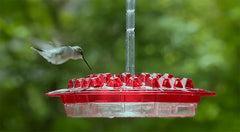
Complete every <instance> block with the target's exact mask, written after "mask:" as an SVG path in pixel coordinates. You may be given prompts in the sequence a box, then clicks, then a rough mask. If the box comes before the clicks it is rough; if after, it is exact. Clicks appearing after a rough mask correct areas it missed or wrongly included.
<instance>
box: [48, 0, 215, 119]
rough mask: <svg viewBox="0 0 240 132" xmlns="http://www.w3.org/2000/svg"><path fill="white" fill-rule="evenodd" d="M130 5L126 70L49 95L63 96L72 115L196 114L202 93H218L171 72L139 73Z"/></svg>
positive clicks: (131, 5)
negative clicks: (137, 70) (195, 85)
mask: <svg viewBox="0 0 240 132" xmlns="http://www.w3.org/2000/svg"><path fill="white" fill-rule="evenodd" d="M126 6H127V7H126V72H125V73H122V74H111V73H99V74H90V75H88V76H87V77H86V78H78V79H71V80H69V82H68V86H67V88H66V89H60V90H55V91H52V92H49V93H47V94H46V95H47V96H50V97H61V99H62V103H63V104H64V106H65V110H66V113H67V116H68V117H107V118H113V117H193V116H195V112H196V109H197V104H198V103H199V102H200V98H201V96H213V95H216V93H215V92H212V91H207V90H204V89H199V88H194V85H193V82H192V80H191V79H188V78H177V77H174V76H173V75H171V74H160V73H152V74H150V73H141V74H140V75H137V74H135V32H134V29H135V0H126Z"/></svg>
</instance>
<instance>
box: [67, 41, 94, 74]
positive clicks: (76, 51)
mask: <svg viewBox="0 0 240 132" xmlns="http://www.w3.org/2000/svg"><path fill="white" fill-rule="evenodd" d="M72 48H73V50H74V58H73V59H79V58H81V59H83V61H84V62H85V63H86V64H87V66H88V68H89V69H90V70H91V71H92V68H91V67H90V65H89V64H88V63H87V61H86V59H85V58H84V56H83V49H82V48H81V47H79V46H73V47H72Z"/></svg>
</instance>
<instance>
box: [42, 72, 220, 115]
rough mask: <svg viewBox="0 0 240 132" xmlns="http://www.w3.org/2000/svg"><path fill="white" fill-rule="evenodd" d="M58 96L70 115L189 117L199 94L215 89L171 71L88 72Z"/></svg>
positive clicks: (71, 82)
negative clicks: (150, 72)
mask: <svg viewBox="0 0 240 132" xmlns="http://www.w3.org/2000/svg"><path fill="white" fill-rule="evenodd" d="M46 95H47V96H57V97H61V99H62V102H63V104H64V105H65V110H66V113H67V116H69V117H110V118H111V117H191V116H194V115H195V111H196V108H197V104H198V103H199V101H200V98H201V96H213V95H216V93H215V92H211V91H207V90H203V89H198V88H194V86H193V82H192V80H191V79H188V78H176V77H174V76H173V75H171V74H164V75H163V74H159V73H153V74H149V73H141V74H140V75H137V74H135V76H132V75H131V74H130V73H122V74H121V75H119V74H111V73H100V74H91V75H88V77H86V78H79V79H72V80H70V81H69V83H68V87H67V89H60V90H56V91H52V92H49V93H47V94H46Z"/></svg>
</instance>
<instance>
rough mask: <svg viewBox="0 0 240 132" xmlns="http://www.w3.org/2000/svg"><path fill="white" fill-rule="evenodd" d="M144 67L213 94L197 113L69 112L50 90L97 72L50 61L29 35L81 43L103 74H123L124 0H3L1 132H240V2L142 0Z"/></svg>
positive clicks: (139, 25)
mask: <svg viewBox="0 0 240 132" xmlns="http://www.w3.org/2000/svg"><path fill="white" fill-rule="evenodd" d="M136 1H137V4H136V73H141V72H149V73H153V72H158V73H170V74H173V75H174V76H177V77H180V78H182V77H187V78H191V79H193V82H194V85H195V87H199V88H203V89H206V90H211V91H215V92H216V93H217V96H213V97H202V99H201V102H200V103H199V105H198V109H197V112H196V116H195V117H193V118H130V119H128V118H125V119H122V118H114V119H101V118H91V119H88V118H68V117H66V115H65V111H64V107H63V104H62V103H61V100H60V98H49V97H46V96H45V93H47V92H49V91H52V90H56V89H61V88H65V87H66V86H67V84H68V80H69V79H71V78H80V77H85V76H87V75H88V74H90V72H89V70H88V68H87V66H86V65H85V64H84V63H83V61H80V60H78V61H74V60H71V61H68V62H67V63H64V64H62V65H52V64H50V63H48V62H47V61H46V60H44V59H43V58H42V57H41V56H40V55H38V54H37V53H35V52H34V51H33V50H31V49H30V47H31V46H32V45H31V43H29V42H28V40H29V39H30V38H39V39H42V40H47V41H51V40H52V37H53V36H54V34H55V33H56V32H57V33H58V34H61V36H62V37H61V39H62V40H63V42H65V43H67V44H69V45H79V46H81V47H82V48H83V49H84V51H85V56H86V59H87V60H88V62H89V64H90V65H91V66H92V68H93V70H94V72H95V73H99V72H111V73H122V72H124V70H125V20H126V19H125V0H0V131H111V132H112V131H113V132H114V131H169V132H171V131H184V132H191V131H210V132H211V131H213V132H219V131H222V132H228V131H233V132H235V131H240V90H239V89H240V2H239V0H136Z"/></svg>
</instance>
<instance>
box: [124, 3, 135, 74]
mask: <svg viewBox="0 0 240 132" xmlns="http://www.w3.org/2000/svg"><path fill="white" fill-rule="evenodd" d="M134 30H135V0H126V72H129V73H131V74H132V75H134V74H135V32H134Z"/></svg>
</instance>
